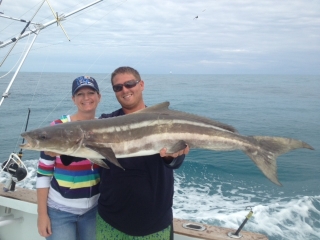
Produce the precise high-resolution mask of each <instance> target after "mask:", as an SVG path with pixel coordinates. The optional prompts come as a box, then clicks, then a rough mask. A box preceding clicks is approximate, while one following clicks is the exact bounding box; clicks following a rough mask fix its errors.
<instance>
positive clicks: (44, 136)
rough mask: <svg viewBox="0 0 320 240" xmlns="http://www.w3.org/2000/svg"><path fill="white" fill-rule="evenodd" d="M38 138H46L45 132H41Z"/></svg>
mask: <svg viewBox="0 0 320 240" xmlns="http://www.w3.org/2000/svg"><path fill="white" fill-rule="evenodd" d="M39 139H41V140H46V139H47V134H45V133H41V134H40V135H39Z"/></svg>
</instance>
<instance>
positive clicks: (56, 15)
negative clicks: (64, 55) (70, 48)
mask: <svg viewBox="0 0 320 240" xmlns="http://www.w3.org/2000/svg"><path fill="white" fill-rule="evenodd" d="M46 2H47V3H48V5H49V7H50V9H51V11H52V14H53V16H54V17H55V19H56V21H57V26H58V25H59V26H60V27H61V29H62V31H63V33H64V35H66V37H67V39H68V40H69V42H70V38H69V37H68V34H67V33H66V31H65V30H64V28H63V26H62V24H61V21H63V20H65V17H64V15H63V14H62V15H61V16H59V15H58V12H57V13H55V12H54V11H53V8H52V7H51V5H50V3H49V0H46Z"/></svg>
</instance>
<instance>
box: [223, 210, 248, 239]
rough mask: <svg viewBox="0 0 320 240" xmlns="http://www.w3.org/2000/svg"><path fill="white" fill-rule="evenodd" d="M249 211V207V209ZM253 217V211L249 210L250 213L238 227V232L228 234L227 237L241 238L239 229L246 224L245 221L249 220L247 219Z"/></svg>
mask: <svg viewBox="0 0 320 240" xmlns="http://www.w3.org/2000/svg"><path fill="white" fill-rule="evenodd" d="M250 209H251V207H250ZM252 215H253V211H252V209H251V210H250V212H249V213H248V215H247V216H246V218H245V219H244V220H243V222H242V223H241V225H240V227H239V228H238V230H237V231H236V232H235V233H232V232H228V237H230V238H242V235H241V234H240V231H241V229H242V228H243V227H244V225H245V224H246V223H247V221H248V220H249V218H251V217H252Z"/></svg>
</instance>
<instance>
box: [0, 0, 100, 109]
mask: <svg viewBox="0 0 320 240" xmlns="http://www.w3.org/2000/svg"><path fill="white" fill-rule="evenodd" d="M45 1H46V0H44V1H43V2H42V4H43V3H44V2H45ZM102 1H103V0H97V1H95V2H92V3H89V4H88V5H86V6H83V7H81V8H78V9H77V10H75V11H72V12H70V13H68V14H66V15H63V16H60V17H59V16H58V15H55V19H54V20H52V21H50V22H47V23H45V24H43V25H42V24H36V25H35V29H33V30H29V31H26V32H24V31H23V32H24V33H23V32H21V33H20V35H19V36H17V38H12V39H10V40H8V41H6V42H3V43H1V44H0V48H3V47H5V46H7V45H9V44H12V43H14V42H16V41H18V40H19V39H21V38H24V37H26V36H28V35H30V34H33V33H34V34H35V36H34V38H33V39H32V41H31V43H30V46H29V48H28V50H27V51H26V53H25V54H24V56H23V58H22V60H21V62H20V64H19V66H18V68H17V70H16V71H15V74H14V75H13V77H12V79H11V81H10V83H9V85H8V87H7V89H6V91H5V92H4V93H3V94H2V98H1V101H0V106H1V105H2V102H3V100H4V99H5V98H7V97H9V94H10V93H9V90H10V88H11V86H12V84H13V82H14V80H15V78H16V76H17V74H18V72H19V71H20V68H21V67H22V64H23V63H24V60H25V59H26V57H27V55H28V53H29V51H30V49H31V47H32V45H33V43H34V41H35V40H36V38H37V36H38V34H39V32H40V31H41V30H42V29H45V28H46V27H49V26H50V25H52V24H54V23H57V24H59V22H60V21H63V20H65V19H66V18H67V17H69V16H71V15H73V14H75V13H77V12H80V11H82V10H84V9H86V8H89V7H91V6H93V5H95V4H97V3H99V2H102ZM42 4H41V6H42ZM50 8H51V7H50ZM0 16H1V15H0ZM30 21H31V20H30ZM30 21H29V24H30ZM29 24H27V26H26V27H25V28H24V30H25V29H26V28H27V27H28V26H29ZM10 51H11V50H10ZM6 57H7V56H6Z"/></svg>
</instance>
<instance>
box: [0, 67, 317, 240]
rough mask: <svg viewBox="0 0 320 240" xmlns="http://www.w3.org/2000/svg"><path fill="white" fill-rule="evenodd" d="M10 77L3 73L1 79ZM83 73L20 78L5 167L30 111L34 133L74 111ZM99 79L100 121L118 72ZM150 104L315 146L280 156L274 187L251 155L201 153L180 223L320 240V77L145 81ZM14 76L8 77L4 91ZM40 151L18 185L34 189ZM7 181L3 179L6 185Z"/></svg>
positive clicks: (178, 201) (10, 107) (183, 197)
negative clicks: (74, 88) (75, 88)
mask: <svg viewBox="0 0 320 240" xmlns="http://www.w3.org/2000/svg"><path fill="white" fill-rule="evenodd" d="M1 75H2V74H1ZM79 75H82V74H77V73H19V74H18V77H17V79H16V81H15V82H14V84H13V86H12V88H11V91H10V92H11V95H10V96H9V98H7V99H5V101H4V102H3V104H2V106H0V133H1V135H0V162H3V161H5V160H7V159H8V156H9V155H10V153H12V152H18V151H19V147H18V146H19V144H20V143H21V141H22V139H21V137H20V133H21V132H23V131H24V129H25V124H26V117H27V113H28V108H29V109H30V110H31V114H30V119H29V123H28V129H29V130H31V129H34V128H38V127H42V126H47V125H48V124H49V123H50V122H51V121H52V120H54V119H56V118H58V117H60V116H61V115H62V114H71V113H73V112H74V111H75V109H76V108H75V107H74V105H73V103H72V101H71V82H72V80H73V79H74V78H76V77H77V76H79ZM87 75H91V76H93V77H94V78H96V80H97V81H98V82H99V85H100V88H101V89H102V91H101V92H102V101H101V103H100V105H99V107H98V110H97V115H100V113H102V112H105V113H107V112H111V111H113V110H116V109H118V108H119V104H118V102H117V101H116V99H115V97H114V93H113V92H112V90H111V88H110V74H96V73H95V74H87ZM141 75H142V78H143V80H144V81H145V90H144V100H145V102H146V104H147V105H148V106H151V105H153V104H156V103H160V102H164V101H170V107H171V108H172V109H175V110H180V111H185V112H189V113H194V114H199V115H202V116H206V117H209V118H212V119H215V120H218V121H220V122H223V123H227V124H230V125H232V126H234V127H235V128H236V129H237V130H238V131H239V132H240V134H242V135H261V136H263V135H266V136H283V137H289V138H296V139H300V140H303V141H305V142H307V143H308V144H310V145H311V146H313V147H314V148H315V150H314V151H311V150H308V149H298V150H294V151H292V152H290V153H287V154H284V155H282V156H280V157H278V161H277V163H278V177H279V181H280V182H281V183H282V184H283V186H282V187H279V186H277V185H274V184H273V183H271V182H270V181H269V180H268V179H267V178H266V177H265V176H264V175H263V174H262V173H261V172H260V170H259V169H258V168H257V167H256V166H255V165H254V163H253V162H252V161H251V160H250V159H249V158H248V157H247V156H246V155H245V154H244V153H242V152H240V151H232V152H214V151H207V150H195V149H192V150H191V151H190V153H189V154H188V155H187V157H186V159H185V162H184V164H183V165H182V166H181V168H180V169H178V170H176V171H175V194H174V206H173V211H174V217H176V218H182V219H188V220H191V221H196V222H201V223H208V224H213V225H218V226H223V227H230V228H235V229H237V228H238V227H239V226H240V224H241V223H242V222H243V220H244V219H245V217H246V215H247V214H248V213H249V211H250V209H252V211H253V216H252V217H251V218H250V219H249V221H248V222H247V223H246V225H245V226H244V228H243V229H244V230H247V231H253V232H258V233H262V234H265V235H267V236H268V237H269V239H270V240H280V239H288V240H289V239H290V240H291V239H297V240H300V239H301V240H305V239H310V240H313V239H320V181H319V180H320V178H319V175H320V94H319V93H320V76H308V75H178V74H166V75H145V74H143V73H141ZM11 77H12V74H9V75H8V76H6V77H4V78H1V79H0V92H1V94H2V93H3V92H4V91H5V89H6V88H7V85H8V83H9V81H10V80H11ZM38 154H39V153H38V152H34V151H25V152H24V156H23V160H24V163H25V164H26V166H27V168H28V171H29V173H28V177H27V178H26V180H24V181H22V182H20V183H19V184H18V186H20V187H25V188H31V189H34V188H35V178H36V166H37V158H38ZM5 181H6V174H5V173H1V174H0V182H2V183H4V182H5Z"/></svg>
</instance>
